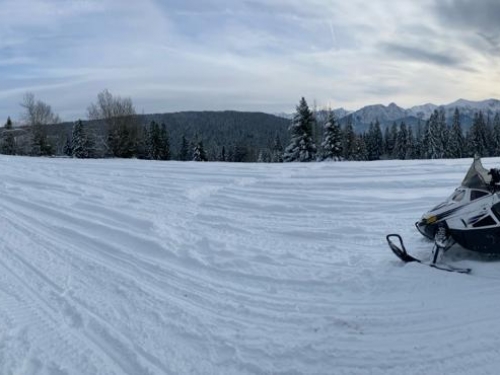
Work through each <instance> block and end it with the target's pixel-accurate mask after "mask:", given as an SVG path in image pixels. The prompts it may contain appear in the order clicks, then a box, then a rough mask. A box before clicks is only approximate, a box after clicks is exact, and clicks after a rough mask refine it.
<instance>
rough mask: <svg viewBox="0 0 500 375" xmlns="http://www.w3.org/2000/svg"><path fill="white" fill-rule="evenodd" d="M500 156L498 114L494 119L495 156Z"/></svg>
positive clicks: (499, 117) (499, 123)
mask: <svg viewBox="0 0 500 375" xmlns="http://www.w3.org/2000/svg"><path fill="white" fill-rule="evenodd" d="M492 156H500V115H499V114H498V112H497V113H496V114H495V118H494V119H493V155H492Z"/></svg>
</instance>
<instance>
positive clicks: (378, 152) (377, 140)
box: [371, 119, 384, 160]
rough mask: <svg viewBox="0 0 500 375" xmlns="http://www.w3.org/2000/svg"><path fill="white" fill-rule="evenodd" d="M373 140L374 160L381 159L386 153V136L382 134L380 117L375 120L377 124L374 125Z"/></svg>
mask: <svg viewBox="0 0 500 375" xmlns="http://www.w3.org/2000/svg"><path fill="white" fill-rule="evenodd" d="M371 142H372V146H371V152H372V155H371V157H372V158H373V159H372V160H379V159H380V157H381V156H382V154H383V153H384V138H383V136H382V129H380V122H379V121H378V119H377V120H376V121H375V125H374V127H373V133H372V135H371Z"/></svg>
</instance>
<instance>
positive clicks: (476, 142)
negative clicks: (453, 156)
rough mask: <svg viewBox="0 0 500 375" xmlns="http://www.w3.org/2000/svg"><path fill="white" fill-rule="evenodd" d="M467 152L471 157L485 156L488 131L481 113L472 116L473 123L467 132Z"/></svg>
mask: <svg viewBox="0 0 500 375" xmlns="http://www.w3.org/2000/svg"><path fill="white" fill-rule="evenodd" d="M468 141H469V152H470V153H471V155H475V154H477V155H479V156H487V154H488V131H487V129H486V123H485V121H484V116H483V113H482V112H479V113H476V114H475V115H474V121H473V123H472V127H471V129H470V131H469V139H468Z"/></svg>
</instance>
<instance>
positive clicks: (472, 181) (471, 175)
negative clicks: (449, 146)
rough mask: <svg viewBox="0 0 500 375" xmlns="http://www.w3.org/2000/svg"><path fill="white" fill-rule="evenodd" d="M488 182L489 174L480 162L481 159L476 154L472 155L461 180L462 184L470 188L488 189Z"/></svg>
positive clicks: (489, 180) (489, 179)
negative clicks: (472, 159)
mask: <svg viewBox="0 0 500 375" xmlns="http://www.w3.org/2000/svg"><path fill="white" fill-rule="evenodd" d="M490 182H491V175H489V174H488V170H487V169H486V168H484V167H483V165H482V164H481V159H480V158H479V157H478V156H476V157H474V161H473V162H472V165H471V166H470V168H469V170H468V171H467V174H466V175H465V178H464V180H463V181H462V186H464V187H467V188H471V189H481V190H489V187H490Z"/></svg>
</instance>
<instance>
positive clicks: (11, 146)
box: [1, 117, 16, 155]
mask: <svg viewBox="0 0 500 375" xmlns="http://www.w3.org/2000/svg"><path fill="white" fill-rule="evenodd" d="M12 128H13V126H12V120H11V119H10V117H8V118H7V122H6V123H5V126H4V131H3V133H2V147H1V151H2V154H5V155H15V154H16V140H15V138H14V132H13V129H12Z"/></svg>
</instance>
